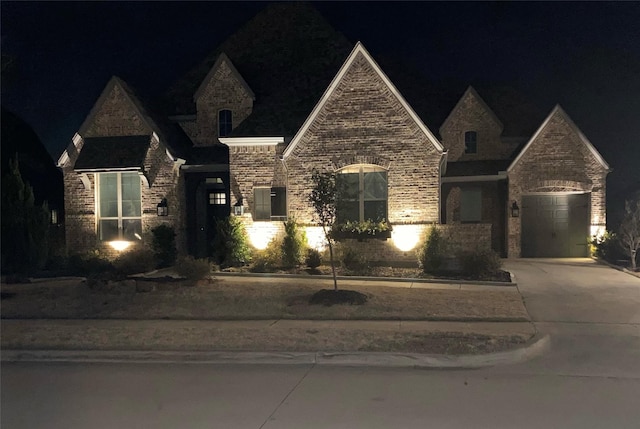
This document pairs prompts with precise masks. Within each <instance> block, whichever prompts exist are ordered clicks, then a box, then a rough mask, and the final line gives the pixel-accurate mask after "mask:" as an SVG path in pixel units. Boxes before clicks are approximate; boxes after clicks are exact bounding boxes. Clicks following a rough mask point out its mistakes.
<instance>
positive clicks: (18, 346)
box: [2, 320, 549, 368]
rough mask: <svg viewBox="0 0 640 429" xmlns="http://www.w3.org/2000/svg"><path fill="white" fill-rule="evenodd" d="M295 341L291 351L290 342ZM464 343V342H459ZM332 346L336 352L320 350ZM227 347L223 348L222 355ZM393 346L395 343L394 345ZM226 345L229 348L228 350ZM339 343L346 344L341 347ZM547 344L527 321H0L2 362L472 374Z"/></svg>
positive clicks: (530, 354) (529, 354) (520, 358)
mask: <svg viewBox="0 0 640 429" xmlns="http://www.w3.org/2000/svg"><path fill="white" fill-rule="evenodd" d="M465 335H466V336H469V337H470V338H477V337H478V336H486V337H487V338H486V339H483V341H488V342H491V341H500V340H502V339H506V338H518V339H519V340H521V341H522V344H519V345H518V346H517V347H516V348H514V349H512V350H506V351H499V352H492V353H476V354H461V355H451V354H434V353H416V352H411V351H408V352H407V351H406V350H395V351H389V352H378V351H365V352H362V351H358V344H366V343H367V341H368V342H371V340H372V339H375V340H379V342H380V343H384V341H385V339H389V338H392V339H394V340H396V341H397V340H398V339H400V340H401V341H403V339H404V338H405V337H406V338H407V339H409V340H410V341H416V339H420V338H423V339H424V338H427V341H428V339H430V338H434V337H436V338H438V339H444V340H445V341H450V340H451V338H454V339H455V338H468V337H465ZM287 339H289V340H293V341H294V343H293V344H294V347H291V342H287ZM461 341H462V340H461ZM328 342H330V343H331V344H333V345H334V346H335V345H336V344H337V345H338V346H337V347H336V349H335V350H333V349H326V348H324V347H322V344H323V343H328ZM220 344H225V347H226V349H221V348H220ZM394 344H395V343H394ZM229 345H231V346H232V347H231V348H229ZM342 345H344V346H342ZM548 346H549V339H548V337H542V338H540V337H537V336H536V330H535V327H534V326H533V324H531V323H529V322H513V323H510V322H493V323H492V322H475V323H468V322H421V321H410V322H409V321H342V320H341V321H326V320H325V321H318V320H254V321H202V320H191V321H179V320H142V321H132V320H2V348H3V352H2V360H3V361H42V360H55V361H60V360H63V361H69V360H71V361H87V362H90V361H157V362H201V363H204V362H206V363H235V364H238V363H264V364H266V363H268V364H325V365H326V364H333V365H350V366H351V365H356V366H360V365H364V366H394V367H395V366H404V367H406V366H409V367H429V368H476V367H482V366H491V365H497V364H505V363H515V362H520V361H523V360H526V359H530V358H532V357H533V356H536V355H538V354H540V353H542V352H544V351H545V350H546V349H547V348H548Z"/></svg>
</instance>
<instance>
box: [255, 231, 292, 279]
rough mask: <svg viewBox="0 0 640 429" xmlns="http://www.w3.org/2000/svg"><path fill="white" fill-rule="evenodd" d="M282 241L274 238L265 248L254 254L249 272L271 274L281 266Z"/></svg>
mask: <svg viewBox="0 0 640 429" xmlns="http://www.w3.org/2000/svg"><path fill="white" fill-rule="evenodd" d="M283 247H284V246H283V240H282V239H278V238H274V239H273V240H271V241H270V242H269V244H268V245H267V247H266V248H265V249H263V250H259V251H257V252H256V253H255V255H254V257H253V261H252V264H251V268H250V271H252V272H256V273H272V272H274V271H276V270H277V269H278V268H280V267H281V266H282V256H283V252H282V249H283Z"/></svg>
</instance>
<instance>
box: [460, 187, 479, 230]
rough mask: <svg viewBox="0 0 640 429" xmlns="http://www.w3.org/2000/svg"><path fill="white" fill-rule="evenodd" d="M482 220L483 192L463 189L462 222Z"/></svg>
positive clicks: (461, 197) (461, 198)
mask: <svg viewBox="0 0 640 429" xmlns="http://www.w3.org/2000/svg"><path fill="white" fill-rule="evenodd" d="M481 220H482V191H481V190H480V189H474V188H472V189H462V192H461V194H460V222H480V221H481Z"/></svg>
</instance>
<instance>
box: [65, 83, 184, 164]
mask: <svg viewBox="0 0 640 429" xmlns="http://www.w3.org/2000/svg"><path fill="white" fill-rule="evenodd" d="M116 86H118V87H119V88H120V89H121V90H122V92H123V94H125V96H126V97H127V99H128V100H129V102H130V103H131V104H132V105H133V106H134V108H135V109H136V110H137V111H138V113H139V114H140V117H141V118H142V120H143V121H144V123H145V125H147V127H148V128H149V129H151V130H152V132H154V133H156V134H157V135H158V138H159V140H160V142H161V143H162V144H163V145H164V146H165V147H166V148H167V150H168V151H169V152H170V153H171V154H172V155H173V156H174V157H178V158H183V159H184V158H185V157H186V156H187V153H188V152H189V149H190V148H191V146H192V143H191V140H189V138H188V137H187V136H186V135H185V134H184V132H183V131H182V129H180V127H179V125H178V124H171V123H169V122H168V120H166V119H165V117H164V115H161V114H159V113H157V112H156V111H155V110H154V109H151V108H149V105H148V104H147V103H143V102H142V101H141V99H140V97H139V96H137V95H136V94H135V93H134V91H133V90H132V89H131V87H130V86H129V85H127V83H126V82H125V81H124V80H122V79H120V78H119V77H117V76H112V77H111V79H110V80H109V82H108V83H107V85H106V86H105V88H104V89H103V90H102V92H101V93H100V96H99V97H98V100H97V101H96V102H95V104H94V105H93V107H92V108H91V111H90V112H89V114H88V115H87V117H86V118H85V120H84V121H83V122H82V125H80V128H79V130H78V132H77V133H76V136H80V137H82V136H83V134H85V133H86V131H87V129H88V128H89V126H90V125H91V123H92V122H93V121H94V120H95V116H96V115H97V114H98V112H99V111H100V109H101V107H102V105H103V104H104V103H105V102H106V100H107V98H108V97H109V95H110V94H111V92H112V91H113V89H114V88H115V87H116ZM74 140H76V137H74ZM147 143H149V140H148V141H147ZM75 145H76V143H75V142H73V141H72V142H71V143H69V145H68V146H67V149H66V150H65V151H64V152H63V153H62V155H61V156H60V158H59V160H58V165H59V166H63V164H64V163H65V160H67V159H69V154H70V153H74V152H76V146H75Z"/></svg>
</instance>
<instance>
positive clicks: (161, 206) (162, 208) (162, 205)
mask: <svg viewBox="0 0 640 429" xmlns="http://www.w3.org/2000/svg"><path fill="white" fill-rule="evenodd" d="M168 215H169V206H168V205H167V199H166V198H163V199H162V201H160V202H159V203H158V216H168Z"/></svg>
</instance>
